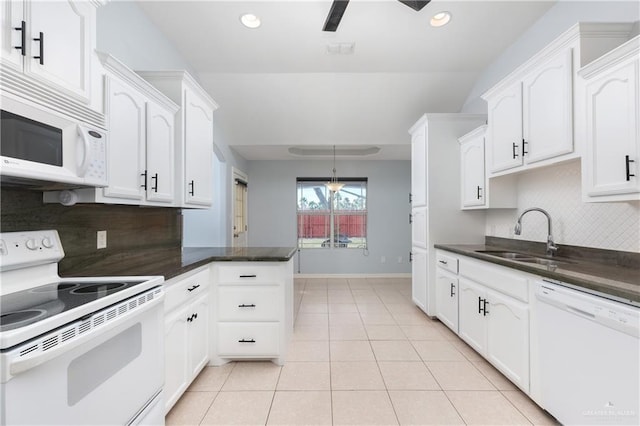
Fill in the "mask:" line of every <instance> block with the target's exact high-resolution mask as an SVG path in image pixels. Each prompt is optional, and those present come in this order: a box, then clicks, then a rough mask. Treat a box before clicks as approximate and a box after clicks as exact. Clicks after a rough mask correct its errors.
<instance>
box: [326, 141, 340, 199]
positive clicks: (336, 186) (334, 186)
mask: <svg viewBox="0 0 640 426" xmlns="http://www.w3.org/2000/svg"><path fill="white" fill-rule="evenodd" d="M325 185H326V186H327V188H329V191H332V192H338V191H340V190H341V189H342V187H343V186H344V183H340V182H338V178H337V177H336V146H335V145H334V146H333V175H332V176H331V181H330V182H327V183H325Z"/></svg>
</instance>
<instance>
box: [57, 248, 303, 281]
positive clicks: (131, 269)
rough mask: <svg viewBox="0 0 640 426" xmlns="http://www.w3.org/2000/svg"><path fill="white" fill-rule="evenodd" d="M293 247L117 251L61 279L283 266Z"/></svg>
mask: <svg viewBox="0 0 640 426" xmlns="http://www.w3.org/2000/svg"><path fill="white" fill-rule="evenodd" d="M295 252H296V249H295V247H185V248H180V247H165V248H156V249H153V250H146V251H144V252H139V251H138V252H128V251H118V252H117V253H116V254H114V255H111V256H107V257H104V258H102V259H99V260H98V261H96V260H95V259H92V260H91V261H87V262H84V263H77V264H74V265H73V266H74V269H73V271H64V272H63V273H62V275H63V276H66V277H69V276H117V275H138V276H142V275H163V276H164V279H165V280H168V279H171V278H173V277H176V276H178V275H181V274H184V273H185V272H189V271H191V270H193V269H196V268H199V267H200V266H204V265H206V264H208V263H211V262H286V261H288V260H289V259H291V258H292V257H293V255H294V254H295Z"/></svg>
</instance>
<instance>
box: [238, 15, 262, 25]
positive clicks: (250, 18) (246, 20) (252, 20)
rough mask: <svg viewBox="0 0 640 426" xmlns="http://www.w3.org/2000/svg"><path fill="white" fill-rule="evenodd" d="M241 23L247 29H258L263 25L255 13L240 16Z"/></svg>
mask: <svg viewBox="0 0 640 426" xmlns="http://www.w3.org/2000/svg"><path fill="white" fill-rule="evenodd" d="M240 22H242V25H244V26H245V27H247V28H258V27H259V26H260V24H261V22H260V18H258V17H257V16H256V15H254V14H253V13H245V14H244V15H242V16H240Z"/></svg>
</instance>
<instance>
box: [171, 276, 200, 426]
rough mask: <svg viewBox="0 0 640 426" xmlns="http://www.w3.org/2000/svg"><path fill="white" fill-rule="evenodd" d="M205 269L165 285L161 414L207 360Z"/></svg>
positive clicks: (174, 400)
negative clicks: (163, 374) (162, 409)
mask: <svg viewBox="0 0 640 426" xmlns="http://www.w3.org/2000/svg"><path fill="white" fill-rule="evenodd" d="M209 282H210V270H209V266H206V267H202V268H198V269H196V270H195V271H192V272H188V273H186V274H182V275H180V276H178V277H176V278H173V279H171V280H169V281H166V282H165V287H166V295H165V304H164V308H165V332H164V344H165V380H164V389H163V395H164V407H165V414H166V413H168V412H169V410H170V409H171V407H173V405H174V404H175V403H176V402H177V401H178V399H180V397H181V396H182V394H183V393H184V391H185V390H187V388H188V387H189V385H190V384H191V382H192V381H193V380H194V379H195V378H196V376H197V375H198V373H200V370H202V369H203V368H204V367H205V366H206V365H207V362H208V361H209V331H210V326H209V321H210V317H209V312H210V311H211V307H210V306H209V292H210V284H209Z"/></svg>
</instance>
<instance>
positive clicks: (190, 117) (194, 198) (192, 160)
mask: <svg viewBox="0 0 640 426" xmlns="http://www.w3.org/2000/svg"><path fill="white" fill-rule="evenodd" d="M184 107H185V129H184V132H185V135H184V138H185V164H184V174H185V182H184V185H185V187H184V191H185V200H184V201H185V203H186V204H197V205H205V206H210V205H211V203H212V200H213V170H212V169H213V111H211V108H210V107H209V106H208V105H206V104H205V103H204V102H203V101H202V100H201V99H200V98H199V97H198V96H197V95H196V94H195V93H194V92H193V91H191V90H189V89H185V100H184Z"/></svg>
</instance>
